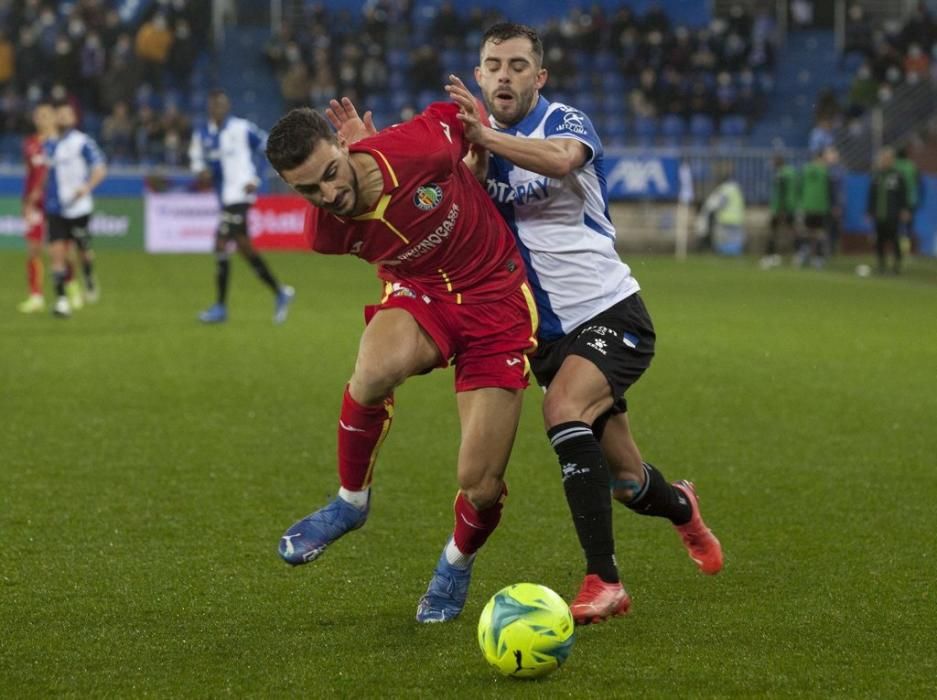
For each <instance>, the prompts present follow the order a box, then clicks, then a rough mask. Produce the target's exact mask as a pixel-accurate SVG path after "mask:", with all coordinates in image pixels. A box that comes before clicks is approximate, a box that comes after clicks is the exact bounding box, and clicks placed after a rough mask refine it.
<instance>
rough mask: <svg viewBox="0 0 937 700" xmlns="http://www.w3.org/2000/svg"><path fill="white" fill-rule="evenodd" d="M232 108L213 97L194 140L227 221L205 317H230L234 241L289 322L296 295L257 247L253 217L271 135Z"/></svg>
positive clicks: (195, 157) (200, 168) (219, 95)
mask: <svg viewBox="0 0 937 700" xmlns="http://www.w3.org/2000/svg"><path fill="white" fill-rule="evenodd" d="M230 111H231V103H230V101H229V100H228V96H227V95H225V93H224V92H222V91H221V90H213V91H212V92H211V94H209V96H208V117H209V119H208V121H207V122H206V123H205V124H203V125H202V126H201V127H199V128H198V129H197V130H196V131H195V133H193V135H192V143H191V145H190V146H189V163H190V167H191V168H192V170H193V171H194V172H196V173H198V175H199V177H200V178H201V179H202V180H203V181H211V183H212V184H213V185H214V187H215V191H216V192H217V193H218V198H219V200H220V201H221V221H220V222H219V224H218V230H217V231H216V233H215V265H216V268H215V269H216V275H215V283H216V287H217V293H218V295H217V298H216V300H215V303H214V304H213V305H212V306H210V307H209V308H208V309H207V310H205V311H203V312H202V313H201V314H199V320H200V321H202V322H203V323H222V322H223V321H226V320H227V318H228V306H227V296H228V275H229V271H230V261H229V260H228V243H229V242H230V241H234V243H235V245H237V248H238V250H239V251H240V253H241V255H242V256H243V257H244V259H245V260H246V261H247V263H248V264H249V265H250V266H251V267H252V268H253V270H254V272H255V273H257V276H258V277H259V278H260V280H261V281H262V282H263V283H264V284H266V285H267V286H268V287H269V288H270V291H272V292H273V295H274V298H275V308H274V315H273V320H274V323H283V321H285V320H286V314H287V311H288V310H289V305H290V302H291V301H292V300H293V296H294V294H295V292H294V290H293V288H292V287H289V286H287V285H281V284H280V283H279V282H277V280H276V278H275V277H274V276H273V273H272V272H271V271H270V268H269V267H267V264H266V262H264V259H263V258H261V257H260V255H259V254H258V253H257V251H256V250H255V249H254V246H253V244H252V243H251V239H250V234H249V231H248V227H247V224H248V221H247V218H248V217H247V213H248V211H249V210H250V208H251V205H252V204H253V203H254V202H255V201H256V200H257V188H258V187H259V185H260V178H259V177H258V175H257V166H256V164H255V162H254V158H255V156H256V155H257V154H260V153H262V152H263V148H264V145H265V144H266V141H267V134H266V133H265V132H264V131H263V130H262V129H260V128H259V127H258V126H257V125H256V124H254V123H252V122H249V121H247V120H246V119H241V118H239V117H232V116H229V112H230Z"/></svg>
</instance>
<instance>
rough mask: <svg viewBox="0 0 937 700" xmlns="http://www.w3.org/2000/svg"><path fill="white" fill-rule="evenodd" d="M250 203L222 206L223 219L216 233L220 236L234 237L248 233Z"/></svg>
mask: <svg viewBox="0 0 937 700" xmlns="http://www.w3.org/2000/svg"><path fill="white" fill-rule="evenodd" d="M250 208H251V205H250V204H229V205H227V206H225V207H222V208H221V220H220V221H219V222H218V230H217V231H216V232H215V235H216V236H218V237H219V238H234V237H235V236H246V235H248V234H247V212H248V210H249V209H250Z"/></svg>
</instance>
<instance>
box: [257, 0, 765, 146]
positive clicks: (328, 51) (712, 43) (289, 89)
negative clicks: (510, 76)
mask: <svg viewBox="0 0 937 700" xmlns="http://www.w3.org/2000/svg"><path fill="white" fill-rule="evenodd" d="M499 19H500V16H499V14H498V13H497V11H494V10H482V9H480V8H477V7H475V8H472V9H470V10H467V11H466V12H464V13H460V12H459V11H458V10H457V9H456V7H455V5H454V4H453V3H452V2H445V3H443V4H442V6H441V7H440V9H439V11H438V13H437V14H436V16H435V18H434V20H433V21H432V22H431V23H430V24H428V25H426V26H421V25H419V23H417V22H415V21H414V17H413V5H412V3H409V2H391V1H389V0H385V1H378V2H375V3H371V4H369V5H368V6H366V9H365V12H364V16H363V17H362V18H361V19H360V22H359V21H356V19H355V18H354V17H352V16H351V15H350V13H348V12H347V11H338V12H329V11H327V10H326V9H325V8H324V7H323V6H322V5H321V4H315V5H311V6H308V7H307V12H306V15H305V16H304V18H303V21H301V22H296V21H292V22H284V23H283V26H282V27H281V28H280V30H279V31H278V32H277V33H276V34H275V35H274V36H273V37H272V38H271V39H270V41H269V43H268V44H267V46H266V48H265V54H266V58H267V60H268V61H269V63H270V65H271V67H272V69H273V70H274V72H275V74H276V76H277V79H278V80H279V83H280V87H281V90H282V94H283V98H284V100H285V101H286V103H287V104H288V105H289V106H297V105H303V104H311V105H313V106H320V107H321V106H324V105H325V104H326V103H327V101H328V99H330V98H331V97H334V96H335V95H338V94H341V95H348V96H350V97H352V98H353V99H354V100H355V101H356V102H359V103H361V104H366V105H368V107H369V108H371V109H373V110H374V112H375V114H376V115H377V116H378V118H379V119H381V120H382V123H388V122H391V121H398V120H400V119H401V118H406V117H408V116H409V115H410V114H412V113H413V111H414V110H415V109H417V108H419V107H420V106H421V105H422V104H424V103H427V102H429V101H431V99H435V98H437V97H438V95H439V89H440V85H442V83H443V82H444V80H445V75H446V74H447V73H449V72H456V73H459V74H461V75H463V76H470V75H471V71H472V69H473V68H474V66H475V65H477V62H478V57H477V52H478V42H479V38H480V37H481V34H482V32H483V31H484V28H485V27H486V26H489V25H491V24H492V23H494V22H495V21H498V20H499ZM359 25H360V26H359ZM539 29H540V30H541V33H542V35H543V40H544V45H545V47H546V55H545V57H544V62H545V65H546V67H547V68H548V69H549V70H550V75H551V78H550V81H551V89H552V90H551V97H552V98H553V99H557V100H560V101H563V100H567V99H568V100H569V101H570V102H571V103H573V104H576V105H579V106H580V107H581V108H582V109H584V110H585V111H586V112H588V113H589V114H590V115H591V116H593V120H594V121H595V122H597V125H598V126H600V128H601V129H602V132H603V134H604V135H605V138H606V140H607V141H609V142H610V143H612V144H615V143H623V142H624V141H625V140H626V138H635V139H637V140H638V141H647V140H652V139H654V138H655V137H656V136H657V135H661V136H664V137H671V138H672V139H676V140H678V139H680V138H681V137H683V136H684V135H685V134H687V133H693V134H695V135H697V136H701V137H702V138H704V139H705V138H707V137H708V136H710V135H712V134H713V133H715V132H717V131H719V130H720V129H721V130H722V133H723V134H724V135H736V136H740V135H742V134H743V133H744V132H745V131H746V130H747V128H748V126H749V125H750V123H751V122H752V121H753V120H755V119H757V118H758V117H759V114H760V113H761V110H762V109H763V102H764V96H765V94H766V92H767V91H770V89H771V87H772V84H773V61H774V54H775V23H774V20H773V19H772V16H771V15H770V13H769V11H768V9H767V7H764V8H762V9H760V10H759V11H758V12H757V14H755V15H752V14H751V13H749V12H748V11H747V10H746V9H745V8H744V7H743V6H742V5H736V6H733V8H732V9H731V11H730V13H729V14H728V16H727V17H725V18H718V19H715V20H713V21H712V22H711V23H710V24H709V25H708V26H706V27H702V28H699V29H690V28H688V27H684V26H675V25H674V24H673V22H672V21H671V19H670V18H669V17H668V16H667V14H666V13H665V12H663V11H662V10H661V9H659V8H658V9H655V8H654V6H652V7H651V9H649V10H648V11H647V12H646V13H645V14H644V15H642V16H639V15H636V14H635V13H634V12H633V11H632V10H631V9H629V8H628V7H627V6H624V5H622V6H621V7H620V8H619V9H617V10H616V11H614V12H611V13H606V11H605V10H604V9H603V8H602V7H601V6H598V5H595V6H593V7H592V8H590V9H588V10H583V9H580V8H578V7H573V8H571V9H570V11H569V13H568V14H567V15H565V16H563V17H559V18H556V19H553V20H550V21H549V22H547V23H546V25H545V26H542V27H539ZM629 124H630V129H629ZM727 132H728V133H727Z"/></svg>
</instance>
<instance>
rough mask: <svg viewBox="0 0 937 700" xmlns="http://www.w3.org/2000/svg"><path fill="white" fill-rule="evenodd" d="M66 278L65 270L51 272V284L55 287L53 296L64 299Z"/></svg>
mask: <svg viewBox="0 0 937 700" xmlns="http://www.w3.org/2000/svg"><path fill="white" fill-rule="evenodd" d="M67 276H68V272H66V271H65V270H53V271H52V284H53V285H54V286H55V296H57V297H64V296H65V278H66V277H67Z"/></svg>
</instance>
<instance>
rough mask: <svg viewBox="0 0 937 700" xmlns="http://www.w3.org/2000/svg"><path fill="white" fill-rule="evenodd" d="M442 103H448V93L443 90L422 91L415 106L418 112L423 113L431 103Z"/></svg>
mask: <svg viewBox="0 0 937 700" xmlns="http://www.w3.org/2000/svg"><path fill="white" fill-rule="evenodd" d="M442 101H447V98H446V93H444V92H443V91H442V90H420V92H419V93H418V94H417V96H416V104H415V105H413V106H414V107H416V110H417V111H418V112H422V111H423V110H424V109H426V106H427V105H428V104H430V103H431V102H442Z"/></svg>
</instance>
